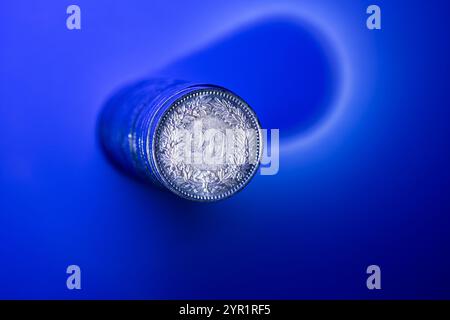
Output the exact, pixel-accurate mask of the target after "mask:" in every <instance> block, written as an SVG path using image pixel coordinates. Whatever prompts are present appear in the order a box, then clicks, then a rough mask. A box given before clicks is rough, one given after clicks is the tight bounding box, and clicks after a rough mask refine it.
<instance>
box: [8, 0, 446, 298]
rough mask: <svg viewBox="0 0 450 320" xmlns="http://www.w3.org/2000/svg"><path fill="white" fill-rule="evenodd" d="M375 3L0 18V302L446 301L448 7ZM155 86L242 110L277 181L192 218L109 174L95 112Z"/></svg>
mask: <svg viewBox="0 0 450 320" xmlns="http://www.w3.org/2000/svg"><path fill="white" fill-rule="evenodd" d="M373 3H377V4H378V5H380V7H381V9H382V19H383V20H382V27H383V29H382V30H381V31H369V30H368V29H367V28H366V26H365V20H366V17H367V15H366V14H365V11H366V8H367V6H368V5H369V4H372V2H369V1H339V2H338V1H328V0H321V1H245V2H244V1H234V0H231V1H226V2H216V1H189V2H182V1H115V2H111V1H85V0H82V1H76V4H78V5H79V6H80V7H81V11H82V29H81V30H80V31H69V30H67V29H66V27H65V19H66V16H67V15H66V8H67V6H68V5H70V4H72V2H64V1H62V2H58V3H56V2H55V1H39V2H32V1H14V2H13V1H10V2H8V3H5V4H3V6H2V10H1V11H0V44H1V47H0V70H1V73H0V134H1V137H2V139H1V144H0V146H1V148H0V259H1V260H0V298H38V299H45V298H58V299H108V298H113V299H120V298H125V299H129V298H136V299H177V298H183V299H195V298H203V299H205V298H207V299H213V298H235V299H238V298H253V299H259V298H267V299H277V298H286V299H297V298H308V299H314V298H325V299H333V298H334V299H336V298H368V299H380V298H398V299H400V298H403V299H404V298H447V299H448V298H450V293H449V292H450V291H449V290H448V289H449V287H450V275H449V273H448V270H449V269H450V256H449V253H450V250H449V245H450V235H449V229H450V217H449V214H450V200H449V191H450V168H449V162H450V161H449V160H450V148H449V146H450V140H449V138H450V126H449V125H448V122H449V118H450V111H449V108H448V107H449V99H448V92H449V86H448V80H447V77H448V72H449V62H448V56H449V53H450V52H449V51H450V50H449V43H448V40H447V39H448V26H447V25H446V20H445V18H446V16H445V15H446V12H448V9H450V7H449V5H448V4H446V3H445V2H444V1H429V2H427V3H426V4H423V3H422V2H420V1H395V2H393V1H376V2H373ZM152 74H160V75H169V76H177V77H180V78H185V79H187V80H192V81H207V82H213V83H216V84H218V85H223V86H225V87H228V88H229V89H231V90H233V91H235V92H236V93H238V94H239V95H240V96H242V97H243V98H245V99H246V100H247V101H248V102H249V103H250V104H251V105H252V107H253V108H254V109H255V111H256V112H257V113H258V115H259V116H260V118H261V122H262V125H263V126H264V127H266V128H280V135H281V141H282V152H281V159H280V161H281V163H280V172H279V173H278V174H277V175H275V176H257V177H255V179H254V180H253V181H252V182H251V183H250V184H249V185H248V187H247V188H246V189H245V190H244V191H243V192H241V193H239V194H237V195H236V196H235V197H232V198H230V199H229V200H226V201H223V202H219V203H213V204H204V203H192V202H187V201H185V200H182V199H178V198H176V197H175V196H173V195H171V194H169V193H168V192H161V191H160V190H158V189H157V188H154V187H152V186H147V185H144V184H141V183H139V182H136V181H135V180H133V179H130V178H129V177H128V176H126V175H124V174H122V173H121V172H119V171H118V170H116V169H115V168H114V167H113V166H112V165H111V164H110V163H109V162H108V161H107V159H106V158H105V157H104V156H103V154H102V152H101V149H100V148H99V145H98V141H96V136H95V126H96V121H97V116H98V113H99V111H100V109H101V107H102V105H103V103H104V102H105V101H106V100H107V98H108V97H110V96H111V95H112V94H113V93H114V92H116V90H118V89H119V88H121V87H122V86H124V85H126V84H128V83H131V82H134V81H137V80H140V79H143V78H146V77H148V76H149V75H152ZM70 264H77V265H79V266H80V267H81V270H82V290H80V291H76V290H74V291H69V290H67V289H66V277H67V275H66V273H65V270H66V267H67V266H68V265H70ZM371 264H377V265H380V267H381V270H382V288H383V289H382V290H381V291H369V290H367V288H366V277H367V275H366V273H365V271H366V267H367V266H368V265H371Z"/></svg>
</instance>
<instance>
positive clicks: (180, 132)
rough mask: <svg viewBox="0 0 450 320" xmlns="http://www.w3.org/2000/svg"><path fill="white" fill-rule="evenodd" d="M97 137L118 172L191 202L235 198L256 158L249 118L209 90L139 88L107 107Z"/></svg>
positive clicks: (233, 99)
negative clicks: (135, 176) (145, 180)
mask: <svg viewBox="0 0 450 320" xmlns="http://www.w3.org/2000/svg"><path fill="white" fill-rule="evenodd" d="M100 133H101V138H102V142H103V145H104V147H105V150H106V151H107V153H108V154H109V155H110V156H111V157H112V158H113V160H115V162H116V163H119V165H120V166H121V167H123V168H125V169H127V170H128V171H131V172H133V173H134V174H135V175H138V176H141V177H144V178H147V179H150V180H151V181H153V182H156V183H158V184H160V185H162V186H164V187H166V188H168V189H169V190H171V191H172V192H174V193H175V194H177V195H179V196H181V197H183V198H186V199H190V200H196V201H216V200H220V199H224V198H227V197H229V196H231V195H233V194H235V193H236V192H238V191H240V190H241V189H242V188H244V187H245V185H247V183H248V182H249V181H250V180H251V178H252V177H253V176H254V175H255V173H256V171H257V169H258V166H259V163H260V160H261V155H262V135H261V127H260V125H259V122H258V119H257V117H256V115H255V113H254V111H253V110H252V109H251V108H250V107H249V106H248V104H247V103H246V102H245V101H244V100H242V99H241V98H240V97H238V96H237V95H235V94H234V93H232V92H230V91H229V90H227V89H224V88H222V87H218V86H213V85H197V84H190V83H186V82H179V81H168V80H161V79H158V80H151V81H146V82H143V83H140V84H138V85H136V86H134V87H131V88H130V89H128V90H125V92H121V93H119V95H117V96H116V97H114V98H112V99H111V100H110V101H109V102H108V103H107V105H106V107H105V109H104V111H103V113H102V117H101V121H100Z"/></svg>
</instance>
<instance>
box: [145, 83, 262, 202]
mask: <svg viewBox="0 0 450 320" xmlns="http://www.w3.org/2000/svg"><path fill="white" fill-rule="evenodd" d="M207 94H215V95H218V96H222V97H226V98H228V99H230V100H231V101H232V102H234V103H236V104H237V105H238V106H239V107H240V108H241V110H243V111H244V112H245V114H246V115H247V116H248V117H249V118H250V119H251V125H252V126H253V127H254V128H255V129H256V130H257V131H258V134H257V139H256V144H257V150H258V155H257V161H256V164H250V166H251V168H252V170H250V171H249V172H248V173H247V175H246V176H245V177H244V178H243V179H242V181H241V182H240V183H238V184H237V185H236V186H234V187H233V188H231V189H230V190H228V191H227V192H224V193H222V194H219V195H215V196H199V195H195V194H191V193H188V192H186V191H184V190H182V189H181V188H179V187H178V186H177V185H175V184H174V183H173V182H172V181H171V179H170V178H168V177H167V176H166V173H165V171H164V170H162V169H161V168H160V161H159V157H158V155H157V153H156V141H157V140H158V139H159V138H160V135H161V127H162V126H161V124H163V123H164V122H165V121H166V120H167V117H168V116H169V115H170V113H171V111H172V110H173V109H175V108H177V107H178V106H179V105H180V104H182V103H183V102H185V101H186V100H188V99H190V98H192V97H196V96H200V95H207ZM152 146H153V147H152V149H153V150H152V156H153V159H155V166H156V169H157V171H158V172H159V173H160V175H161V178H162V180H163V182H164V184H165V185H166V186H167V187H168V188H169V190H170V191H172V192H173V193H175V194H177V195H179V196H181V197H183V198H185V199H188V200H194V201H199V202H212V201H218V200H223V199H226V198H228V197H230V196H232V195H234V194H236V193H237V192H239V191H241V190H242V189H243V188H244V187H245V186H246V185H247V184H248V183H249V182H250V180H251V179H252V177H253V176H254V175H255V173H256V171H257V170H258V167H259V164H260V161H261V157H262V143H261V125H260V123H259V121H258V118H257V117H256V114H255V112H254V111H253V109H252V108H251V107H250V106H249V105H248V104H247V103H245V102H244V101H243V100H242V99H241V98H239V97H238V96H236V95H235V94H232V93H229V92H227V91H225V90H220V89H198V90H194V91H192V92H190V93H188V94H186V95H184V96H183V97H181V98H179V99H178V100H176V101H175V102H173V103H172V104H171V105H170V106H169V107H168V108H167V110H165V111H164V114H163V116H162V117H161V118H160V119H159V120H158V123H157V124H156V131H155V134H154V136H153V141H152Z"/></svg>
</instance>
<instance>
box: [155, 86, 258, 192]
mask: <svg viewBox="0 0 450 320" xmlns="http://www.w3.org/2000/svg"><path fill="white" fill-rule="evenodd" d="M205 119H207V120H206V122H207V123H210V124H211V123H212V124H211V125H212V126H215V129H220V130H222V132H223V131H224V130H227V129H228V130H229V129H232V131H233V141H234V150H233V152H232V153H231V154H226V155H225V159H226V161H224V162H223V163H220V164H213V165H205V164H203V163H202V164H198V163H190V162H189V161H185V160H186V158H185V150H186V149H185V147H186V145H185V144H186V141H185V139H184V136H183V135H181V134H179V133H180V132H182V131H186V130H187V131H189V130H192V126H193V123H195V122H196V121H202V120H205ZM259 146H260V132H259V125H258V124H257V122H256V119H255V117H254V116H253V115H252V114H251V113H250V112H249V108H248V107H246V106H245V105H243V104H242V105H239V100H237V99H236V98H234V97H233V96H230V95H228V94H226V93H223V92H215V91H203V92H197V93H194V94H192V95H191V96H189V97H187V98H185V99H182V100H181V101H180V102H179V103H177V104H175V105H173V106H172V107H171V108H170V109H169V111H168V112H167V113H166V114H165V116H164V117H163V120H162V122H161V123H160V125H159V127H158V133H157V140H156V151H157V152H156V155H157V162H158V165H159V166H160V168H161V169H162V174H163V175H164V176H165V177H166V179H167V180H168V181H170V183H171V184H172V185H173V186H174V187H175V188H177V189H178V190H180V191H181V192H182V193H185V194H186V195H189V196H192V195H196V196H197V198H199V199H205V198H213V197H216V198H217V197H221V196H223V195H225V194H226V193H227V192H228V193H230V194H231V193H233V192H234V191H236V190H237V189H239V188H240V187H241V186H242V184H243V183H245V181H246V180H248V178H249V177H250V176H251V175H252V174H253V171H254V169H255V166H256V165H257V162H258V161H259V159H260V151H259V149H260V148H259Z"/></svg>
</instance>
